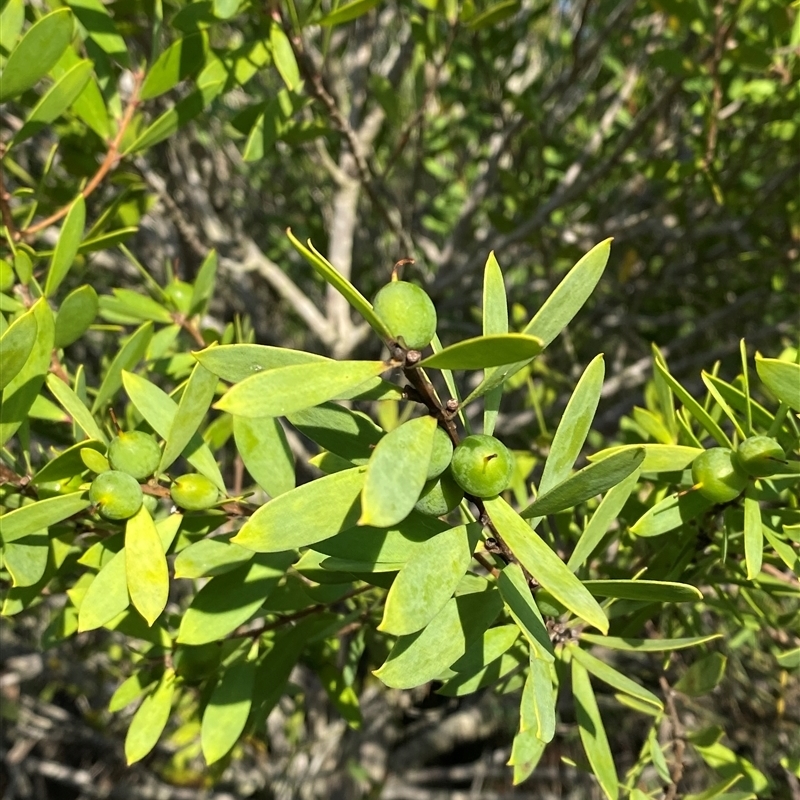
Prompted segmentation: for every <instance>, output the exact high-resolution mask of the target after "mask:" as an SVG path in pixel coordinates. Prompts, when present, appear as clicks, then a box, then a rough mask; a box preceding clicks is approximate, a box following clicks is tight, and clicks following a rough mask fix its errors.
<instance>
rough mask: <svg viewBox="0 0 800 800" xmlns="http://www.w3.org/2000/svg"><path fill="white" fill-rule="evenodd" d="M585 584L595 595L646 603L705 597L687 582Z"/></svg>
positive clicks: (608, 582)
mask: <svg viewBox="0 0 800 800" xmlns="http://www.w3.org/2000/svg"><path fill="white" fill-rule="evenodd" d="M583 585H584V586H585V587H586V588H587V589H588V590H589V591H590V592H591V593H592V594H593V595H594V596H595V597H616V598H618V599H620V600H641V601H642V602H645V603H691V602H696V601H697V600H702V599H703V593H702V592H701V591H700V590H699V589H698V588H697V587H696V586H690V585H689V584H687V583H674V582H673V581H647V580H635V581H633V580H631V581H628V580H589V581H584V582H583Z"/></svg>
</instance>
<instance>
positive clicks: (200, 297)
mask: <svg viewBox="0 0 800 800" xmlns="http://www.w3.org/2000/svg"><path fill="white" fill-rule="evenodd" d="M217 263H218V258H217V251H216V250H211V251H209V253H208V255H207V256H206V257H205V259H204V260H203V263H202V264H201V265H200V269H199V270H197V277H196V278H195V279H194V287H193V288H192V300H191V302H190V303H189V313H190V314H203V313H204V312H205V311H206V309H207V308H208V303H209V301H210V300H211V297H212V295H213V294H214V286H215V285H216V281H217ZM212 372H213V370H212Z"/></svg>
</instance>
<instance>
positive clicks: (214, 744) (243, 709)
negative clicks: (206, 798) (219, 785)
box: [200, 661, 256, 765]
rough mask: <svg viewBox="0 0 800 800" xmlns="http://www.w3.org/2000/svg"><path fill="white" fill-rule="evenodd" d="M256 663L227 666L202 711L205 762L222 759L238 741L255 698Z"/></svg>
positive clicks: (201, 739)
mask: <svg viewBox="0 0 800 800" xmlns="http://www.w3.org/2000/svg"><path fill="white" fill-rule="evenodd" d="M255 676H256V665H255V662H253V661H238V662H236V663H235V664H232V665H231V666H230V667H228V668H227V669H226V670H225V671H224V672H223V673H222V678H221V679H220V681H219V683H218V684H217V685H216V687H215V689H214V691H213V693H212V694H211V698H210V699H209V701H208V705H206V708H205V711H204V712H203V723H202V726H201V729H200V745H201V747H202V749H203V755H204V756H205V759H206V763H207V764H209V765H211V764H213V763H215V762H216V761H219V759H221V758H222V757H223V756H224V755H226V754H227V753H228V752H229V751H230V749H231V748H232V747H233V746H234V745H235V744H236V742H237V741H238V740H239V736H241V733H242V731H243V730H244V726H245V723H246V722H247V717H248V715H249V714H250V706H251V705H252V702H253V684H254V682H255Z"/></svg>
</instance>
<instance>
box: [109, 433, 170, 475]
mask: <svg viewBox="0 0 800 800" xmlns="http://www.w3.org/2000/svg"><path fill="white" fill-rule="evenodd" d="M108 461H109V463H110V464H111V468H112V469H117V470H119V471H120V472H127V473H128V475H131V476H132V477H134V478H136V480H137V481H142V480H144V479H145V478H149V477H150V476H151V475H152V474H153V473H154V472H155V471H156V470H157V469H158V463H159V461H161V448H160V447H159V446H158V442H157V441H156V440H155V439H154V438H153V437H152V436H151V435H150V434H149V433H143V432H142V431H123V432H122V433H120V434H119V436H115V437H114V438H113V439H112V440H111V442H110V444H109V445H108Z"/></svg>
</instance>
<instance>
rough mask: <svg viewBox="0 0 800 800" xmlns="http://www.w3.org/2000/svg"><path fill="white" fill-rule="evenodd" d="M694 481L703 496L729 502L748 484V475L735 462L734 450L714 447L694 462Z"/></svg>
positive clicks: (718, 501)
mask: <svg viewBox="0 0 800 800" xmlns="http://www.w3.org/2000/svg"><path fill="white" fill-rule="evenodd" d="M692 481H694V483H695V485H696V486H697V491H699V492H700V494H701V495H703V497H706V498H708V499H709V500H713V501H714V502H715V503H729V502H730V501H731V500H735V499H736V498H737V497H738V496H739V495H740V494H741V493H742V491H743V489H744V487H745V486H747V475H745V474H744V472H742V471H741V469H740V468H739V467H738V466H737V465H736V463H735V462H734V458H733V451H731V450H729V449H728V448H727V447H712V448H711V449H710V450H705V451H704V452H702V453H700V455H699V456H697V458H696V459H695V460H694V461H693V462H692Z"/></svg>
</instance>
